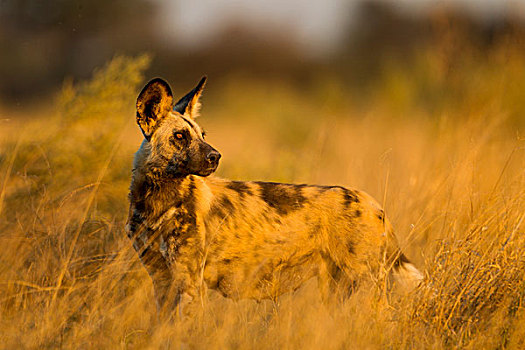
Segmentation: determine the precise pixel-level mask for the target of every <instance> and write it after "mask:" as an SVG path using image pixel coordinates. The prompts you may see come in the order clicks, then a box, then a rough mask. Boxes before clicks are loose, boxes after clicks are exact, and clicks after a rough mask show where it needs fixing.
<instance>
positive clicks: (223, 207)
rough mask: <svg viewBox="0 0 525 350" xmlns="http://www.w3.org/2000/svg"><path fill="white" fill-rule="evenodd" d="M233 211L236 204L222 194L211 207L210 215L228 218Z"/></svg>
mask: <svg viewBox="0 0 525 350" xmlns="http://www.w3.org/2000/svg"><path fill="white" fill-rule="evenodd" d="M233 211H235V206H234V205H233V203H232V201H231V200H230V199H229V198H228V196H226V195H222V196H220V197H219V198H217V199H215V200H214V201H213V203H212V205H211V208H210V214H209V215H210V216H212V217H214V216H216V217H220V218H226V217H228V216H229V215H230V214H231V213H232V212H233Z"/></svg>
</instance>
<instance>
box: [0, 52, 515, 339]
mask: <svg viewBox="0 0 525 350" xmlns="http://www.w3.org/2000/svg"><path fill="white" fill-rule="evenodd" d="M461 57H462V59H461V60H457V61H455V62H454V64H455V66H454V67H453V69H450V67H451V65H450V64H449V62H448V63H447V60H446V59H445V58H443V57H442V56H440V55H439V54H437V53H436V52H435V51H429V52H427V53H423V54H422V55H421V57H419V58H417V59H416V60H415V63H414V66H413V67H412V69H410V70H409V71H407V70H404V69H401V68H396V67H395V66H392V67H389V68H388V69H386V70H385V72H384V74H383V75H382V78H381V81H379V82H378V83H377V85H376V86H375V90H374V93H372V94H370V95H368V97H367V99H366V100H364V101H363V100H361V99H360V96H359V94H357V95H356V94H353V93H352V89H347V88H346V86H345V82H344V81H341V80H339V79H337V78H336V77H331V76H324V77H322V78H319V81H318V83H317V84H315V85H314V87H311V86H310V87H307V88H299V87H297V86H295V85H292V84H289V83H286V82H285V81H267V80H265V81H254V80H253V79H248V78H243V77H241V76H236V77H231V78H229V79H226V80H224V81H221V82H214V81H213V79H211V80H210V83H209V85H208V92H207V93H206V95H205V96H204V100H203V106H204V108H203V113H202V115H203V116H202V117H201V120H200V123H201V125H203V126H204V128H205V129H206V130H207V134H208V140H209V142H210V143H211V144H213V145H214V146H216V147H217V149H219V150H220V151H221V153H222V154H223V159H222V163H221V165H220V167H219V171H218V174H217V175H218V176H222V177H228V178H233V179H246V180H248V179H251V180H273V181H287V182H307V183H320V184H341V185H345V186H350V187H356V188H359V189H361V190H364V191H366V192H368V193H370V194H372V195H373V196H374V197H375V198H377V199H378V200H379V201H380V202H382V203H383V205H384V207H385V208H386V212H387V215H388V216H389V218H390V220H391V221H392V222H393V224H394V227H395V228H396V232H397V235H398V238H399V240H400V243H401V246H402V247H403V249H404V251H405V252H406V253H407V255H408V256H409V257H410V258H411V260H413V261H414V262H415V264H416V265H417V266H418V267H419V268H420V269H421V270H422V271H424V274H425V281H424V283H423V285H422V286H421V287H420V288H419V289H418V290H416V291H414V292H412V293H409V294H408V295H405V294H398V293H385V291H384V289H383V288H382V284H381V283H375V284H372V285H371V286H369V287H366V288H362V289H361V290H359V291H358V292H357V293H356V294H355V295H354V296H353V297H352V298H351V299H350V300H349V301H348V302H346V303H345V304H344V305H341V307H340V308H339V309H338V310H337V311H335V313H333V314H332V315H330V314H328V312H327V311H326V309H325V308H324V307H323V305H322V303H321V301H320V298H319V295H318V292H317V290H316V286H315V281H312V282H311V283H309V284H308V285H306V286H305V287H304V288H303V289H301V290H299V291H298V292H296V293H294V294H293V295H285V296H283V297H282V298H281V299H280V300H279V301H278V302H276V303H272V302H263V303H255V302H253V301H250V300H242V301H232V300H226V299H223V298H222V297H220V296H218V295H216V294H214V293H212V292H210V293H209V294H208V296H207V298H206V300H205V304H204V307H203V309H202V310H201V311H200V312H199V314H197V315H194V316H193V317H191V318H189V319H187V320H184V321H182V322H179V323H178V324H177V325H176V326H170V325H159V324H157V322H156V316H155V305H154V299H153V290H152V284H151V281H150V279H149V277H148V275H147V273H146V271H145V269H144V268H143V267H142V266H141V264H140V262H139V260H138V258H137V256H136V253H135V252H134V251H133V249H132V247H131V244H130V242H129V241H128V239H127V237H126V235H125V233H124V222H125V219H126V214H127V187H128V183H129V179H130V168H131V160H132V156H133V152H134V151H135V150H136V149H137V147H138V145H139V144H140V142H141V135H140V131H139V130H138V128H137V127H136V125H135V121H134V110H133V107H134V101H135V98H136V95H137V92H138V90H139V88H140V87H141V84H143V82H144V79H145V78H144V77H143V71H144V69H145V68H146V67H147V66H148V64H149V59H148V58H147V57H138V58H125V57H117V58H115V59H114V60H113V61H112V62H111V63H109V64H108V65H107V66H106V67H103V68H101V69H100V70H99V71H97V72H95V73H94V76H93V78H92V79H91V80H90V81H87V82H80V83H76V84H73V83H66V84H65V85H64V88H63V90H62V91H61V92H60V94H58V97H57V99H56V100H55V101H53V102H52V103H50V104H49V105H48V106H46V108H42V109H36V110H31V111H25V112H24V113H23V114H24V116H23V117H18V118H15V117H13V118H10V120H5V119H7V118H9V113H8V112H6V111H3V112H2V114H3V116H2V118H1V119H2V120H0V126H1V128H0V138H1V139H0V141H1V148H0V315H1V317H0V348H5V349H14V348H27V349H33V348H35V349H36V348H38V349H56V348H64V349H88V348H93V349H100V348H105V349H117V348H121V349H144V348H151V349H157V348H160V347H163V346H164V347H171V348H179V347H178V346H179V345H180V344H184V346H186V347H188V348H199V349H226V348H229V349H246V348H254V349H276V348H279V349H379V348H389V349H423V348H431V349H442V348H466V349H481V348H483V349H499V348H502V349H503V348H505V349H506V348H509V349H521V348H523V347H524V346H525V308H524V305H523V303H524V298H525V278H524V277H525V224H524V220H525V149H524V147H525V139H524V136H523V131H524V129H523V128H524V126H525V121H524V119H525V102H524V101H525V99H524V98H523V96H525V64H524V60H523V59H522V57H521V56H520V54H519V52H516V51H515V50H513V49H512V47H510V48H509V47H502V48H499V49H495V50H494V52H492V53H491V54H490V55H489V56H487V57H483V58H479V57H478V56H476V55H470V56H469V55H468V54H465V55H462V56H461ZM196 78H198V77H196ZM212 78H213V77H212ZM172 84H173V87H174V88H175V89H176V90H177V91H176V93H177V94H182V93H184V92H185V91H186V90H188V89H189V88H191V87H189V86H178V84H177V82H176V81H173V82H172Z"/></svg>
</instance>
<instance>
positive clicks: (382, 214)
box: [376, 209, 385, 222]
mask: <svg viewBox="0 0 525 350" xmlns="http://www.w3.org/2000/svg"><path fill="white" fill-rule="evenodd" d="M376 215H377V218H378V219H379V220H381V221H383V222H384V221H385V212H384V211H383V210H382V209H379V211H378V212H377V214H376Z"/></svg>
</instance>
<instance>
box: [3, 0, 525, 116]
mask: <svg viewBox="0 0 525 350" xmlns="http://www.w3.org/2000/svg"><path fill="white" fill-rule="evenodd" d="M524 19H525V1H523V0H514V1H506V0H449V1H432V0H418V1H410V0H403V1H398V0H397V1H387V0H384V1H381V0H371V1H366V0H359V1H357V0H356V1H346V0H309V1H301V0H292V1H284V2H283V1H278V0H269V1H240V0H203V1H191V0H175V1H168V0H116V1H103V0H70V1H66V0H48V1H39V0H1V1H0V50H1V52H2V54H1V55H0V103H1V104H2V105H4V106H6V105H17V104H18V105H19V104H24V103H27V102H28V101H38V100H41V99H44V98H46V97H48V96H49V95H50V94H51V93H54V92H55V91H56V90H57V89H58V88H59V87H60V86H61V85H62V83H63V82H64V79H66V78H73V79H76V80H78V79H84V78H87V77H89V76H90V75H91V73H92V72H93V70H94V68H95V67H99V66H101V65H103V64H104V63H105V62H107V61H108V60H110V59H111V58H112V57H114V56H115V55H116V54H127V55H133V54H138V53H143V52H148V53H150V54H151V55H152V58H153V62H152V64H151V66H150V68H149V69H148V71H147V72H146V77H149V76H156V75H160V76H163V77H165V78H167V79H169V80H170V81H172V82H173V84H177V85H178V84H179V83H180V85H182V86H187V85H188V84H193V83H194V82H195V81H197V79H198V78H199V77H200V76H201V75H203V74H207V75H208V76H209V77H210V82H211V84H217V86H220V83H219V82H220V81H222V80H221V79H224V78H228V77H230V78H231V77H239V76H243V77H246V78H250V79H257V80H272V81H286V82H287V83H290V84H294V85H296V86H299V87H301V88H302V89H312V88H313V87H312V86H313V85H316V84H319V81H320V80H323V81H327V80H330V79H335V80H336V81H339V82H341V84H340V85H341V86H340V88H342V89H344V90H346V89H348V90H350V91H351V92H352V96H356V97H357V98H356V100H362V98H363V97H366V96H367V95H369V94H370V93H371V91H373V90H374V83H377V82H378V80H380V79H381V75H382V74H384V71H385V67H389V66H392V65H395V66H397V67H401V68H402V67H404V68H406V69H408V70H411V69H413V67H414V65H416V62H415V61H417V60H418V59H419V58H420V57H421V55H422V54H424V53H425V52H426V51H427V50H428V49H429V48H433V49H436V48H438V49H439V55H441V56H443V57H441V58H442V61H443V64H444V65H445V66H446V67H441V68H442V69H445V70H453V69H454V64H455V63H458V61H459V60H461V59H462V58H461V57H458V56H460V54H464V53H469V54H471V55H473V56H474V57H476V58H477V59H483V58H486V56H487V55H486V52H487V51H489V50H491V49H493V48H494V47H495V46H498V45H501V44H502V43H507V44H508V43H509V42H512V44H513V45H515V46H517V47H519V48H520V49H522V48H523V45H522V41H523V39H524V38H525V34H524V33H525V23H524ZM445 90H446V89H445ZM427 93H430V91H427ZM441 93H443V91H442V92H441ZM422 98H426V99H427V100H428V99H431V98H432V97H430V96H422ZM426 102H429V101H426Z"/></svg>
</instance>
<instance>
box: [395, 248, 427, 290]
mask: <svg viewBox="0 0 525 350" xmlns="http://www.w3.org/2000/svg"><path fill="white" fill-rule="evenodd" d="M392 275H393V277H394V280H395V282H396V284H397V285H399V286H400V287H401V288H403V289H407V290H412V289H414V288H416V287H417V286H419V284H420V283H421V281H422V280H423V274H422V273H421V272H420V271H419V270H418V269H417V268H416V267H415V266H414V265H413V264H412V263H411V262H410V260H408V259H407V257H406V256H405V255H404V254H403V253H401V252H400V253H399V254H398V256H397V258H396V259H395V260H394V263H393V266H392Z"/></svg>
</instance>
